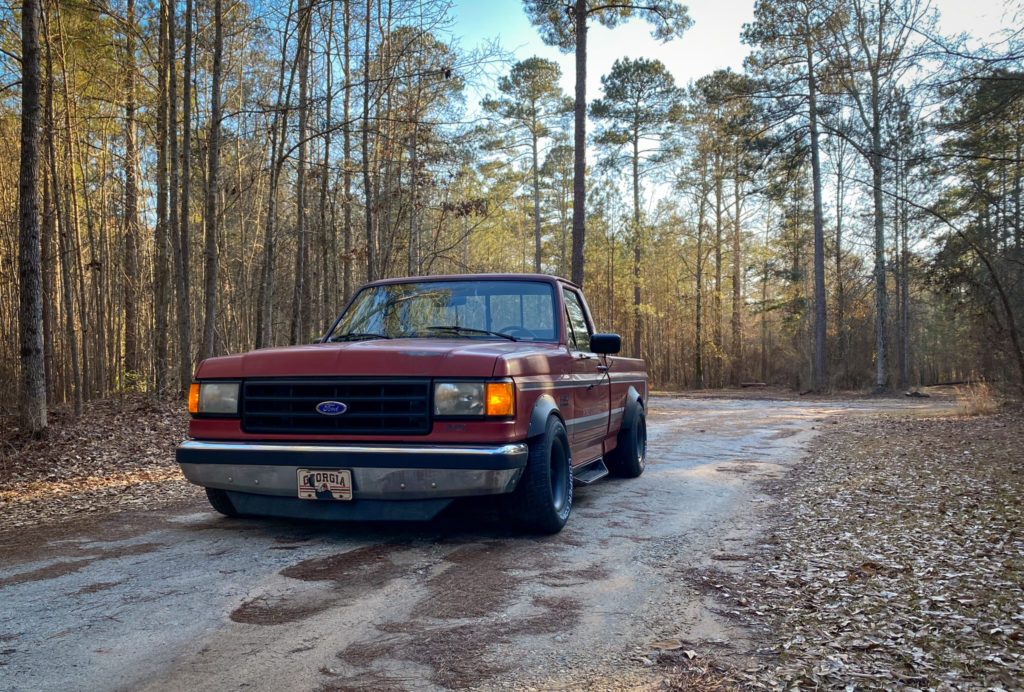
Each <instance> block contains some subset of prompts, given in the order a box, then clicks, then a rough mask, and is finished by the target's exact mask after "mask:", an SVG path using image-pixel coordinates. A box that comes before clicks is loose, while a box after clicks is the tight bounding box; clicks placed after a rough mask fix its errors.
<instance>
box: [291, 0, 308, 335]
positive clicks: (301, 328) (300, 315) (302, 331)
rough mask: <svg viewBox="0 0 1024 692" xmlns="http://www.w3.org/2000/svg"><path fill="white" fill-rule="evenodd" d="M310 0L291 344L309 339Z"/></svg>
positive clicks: (303, 14) (304, 19) (302, 53)
mask: <svg viewBox="0 0 1024 692" xmlns="http://www.w3.org/2000/svg"><path fill="white" fill-rule="evenodd" d="M310 14H311V11H310V6H309V5H308V4H307V2H306V0H299V27H298V29H299V31H298V39H299V43H298V48H297V52H296V55H295V61H296V63H298V66H299V162H298V167H297V170H296V174H295V204H296V209H295V233H296V247H295V290H294V292H293V293H292V328H291V338H290V343H292V344H297V343H299V341H300V340H303V341H304V340H305V338H306V313H307V311H308V309H309V306H308V305H306V304H305V302H306V301H305V300H303V297H304V295H305V286H306V271H307V264H308V263H307V261H306V233H307V229H306V226H307V223H306V157H307V154H308V151H309V144H308V142H307V139H308V137H307V135H308V127H307V125H308V123H309V33H310V24H311V23H312V22H311V17H310Z"/></svg>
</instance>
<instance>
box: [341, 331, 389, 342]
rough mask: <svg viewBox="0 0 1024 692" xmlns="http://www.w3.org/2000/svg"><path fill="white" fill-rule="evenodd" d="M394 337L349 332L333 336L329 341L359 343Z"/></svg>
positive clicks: (374, 333)
mask: <svg viewBox="0 0 1024 692" xmlns="http://www.w3.org/2000/svg"><path fill="white" fill-rule="evenodd" d="M390 338H392V337H390V336H388V335H387V334H377V333H376V332H349V333H348V334H338V335H337V336H332V337H331V338H330V339H328V341H358V340H360V339H390Z"/></svg>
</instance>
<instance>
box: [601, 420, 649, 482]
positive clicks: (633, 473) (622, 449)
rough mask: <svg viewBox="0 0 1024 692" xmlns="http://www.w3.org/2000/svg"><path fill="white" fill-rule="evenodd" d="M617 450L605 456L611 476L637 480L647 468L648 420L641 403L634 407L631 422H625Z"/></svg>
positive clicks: (620, 432)
mask: <svg viewBox="0 0 1024 692" xmlns="http://www.w3.org/2000/svg"><path fill="white" fill-rule="evenodd" d="M622 425H623V426H626V425H628V426H629V427H628V428H626V427H623V428H622V429H621V430H619V437H618V443H617V444H616V445H615V449H613V450H612V451H611V452H609V453H608V454H606V455H605V463H606V464H607V465H608V471H609V473H610V474H611V475H613V476H616V477H618V478H636V477H637V476H639V475H640V474H641V473H643V472H644V468H645V467H646V466H647V418H646V417H645V416H644V410H643V407H642V406H640V404H639V402H638V403H637V405H636V406H634V407H633V412H632V414H630V420H623V421H622Z"/></svg>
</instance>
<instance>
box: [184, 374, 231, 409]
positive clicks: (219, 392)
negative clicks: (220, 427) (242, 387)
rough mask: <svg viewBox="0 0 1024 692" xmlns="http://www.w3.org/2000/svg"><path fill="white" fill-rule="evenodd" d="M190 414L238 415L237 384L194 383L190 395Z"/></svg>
mask: <svg viewBox="0 0 1024 692" xmlns="http://www.w3.org/2000/svg"><path fill="white" fill-rule="evenodd" d="M188 412H189V413H193V414H194V413H213V414H220V415H229V416H234V415H237V414H238V383H237V382H193V383H192V386H191V387H190V388H189V393H188Z"/></svg>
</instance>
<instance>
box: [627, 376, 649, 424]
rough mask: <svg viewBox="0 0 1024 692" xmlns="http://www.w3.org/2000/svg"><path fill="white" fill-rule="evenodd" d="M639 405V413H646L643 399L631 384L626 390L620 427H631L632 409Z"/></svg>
mask: <svg viewBox="0 0 1024 692" xmlns="http://www.w3.org/2000/svg"><path fill="white" fill-rule="evenodd" d="M637 407H639V409H640V413H646V407H645V406H644V401H643V399H641V398H640V393H639V392H637V391H636V389H635V388H634V387H633V386H630V388H629V391H627V392H626V410H625V411H623V413H622V429H623V430H629V429H630V428H631V427H633V411H634V410H636V409H637Z"/></svg>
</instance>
